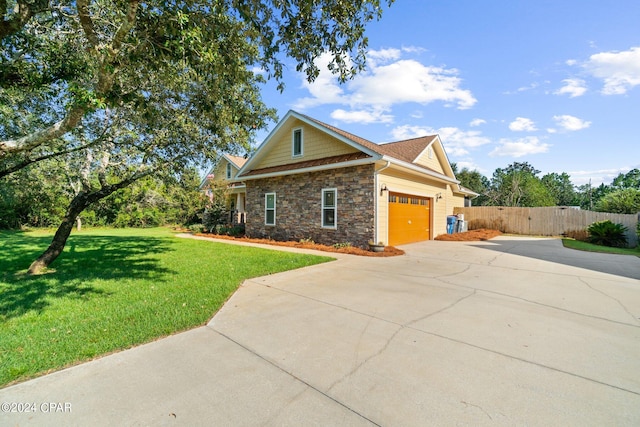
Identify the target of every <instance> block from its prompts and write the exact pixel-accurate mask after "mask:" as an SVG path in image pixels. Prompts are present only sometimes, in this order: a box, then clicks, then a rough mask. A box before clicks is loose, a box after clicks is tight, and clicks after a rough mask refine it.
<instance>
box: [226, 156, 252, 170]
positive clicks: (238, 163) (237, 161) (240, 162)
mask: <svg viewBox="0 0 640 427" xmlns="http://www.w3.org/2000/svg"><path fill="white" fill-rule="evenodd" d="M222 157H224V158H225V159H227V161H228V162H229V163H232V164H233V165H234V166H235V167H236V169H240V168H242V166H244V164H245V163H247V160H249V159H248V158H245V157H240V156H232V155H231V154H223V155H222Z"/></svg>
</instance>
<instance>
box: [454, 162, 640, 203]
mask: <svg viewBox="0 0 640 427" xmlns="http://www.w3.org/2000/svg"><path fill="white" fill-rule="evenodd" d="M452 166H453V167H454V172H455V175H456V177H457V178H458V179H459V180H460V182H461V184H462V185H463V186H465V187H466V188H469V189H470V190H473V191H475V192H476V193H478V194H480V196H479V197H477V198H476V199H474V200H473V204H474V205H475V206H520V207H539V206H580V208H582V209H586V210H592V211H598V212H612V213H627V214H634V213H637V212H640V170H639V169H632V170H631V171H629V172H627V173H626V174H622V173H621V174H619V175H618V176H617V177H616V178H615V179H614V180H613V181H612V182H611V184H609V185H605V184H600V185H599V186H597V187H593V186H591V184H584V185H580V186H575V185H573V183H572V182H571V177H570V176H569V174H567V173H566V172H562V173H555V172H554V173H548V174H546V175H542V176H540V174H541V172H540V171H539V170H537V169H535V168H534V167H533V166H532V165H530V164H529V163H527V162H523V163H519V162H515V163H512V164H510V165H509V166H507V167H506V168H504V169H503V168H498V169H496V170H495V172H493V176H492V177H491V179H489V178H487V177H486V176H484V175H482V174H481V173H480V172H478V171H477V170H469V169H467V168H463V169H461V170H458V168H457V166H456V165H455V163H454V164H453V165H452Z"/></svg>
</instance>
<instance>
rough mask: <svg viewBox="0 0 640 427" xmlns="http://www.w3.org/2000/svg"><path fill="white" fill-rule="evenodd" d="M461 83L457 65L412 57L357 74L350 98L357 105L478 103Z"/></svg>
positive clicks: (463, 107)
mask: <svg viewBox="0 0 640 427" xmlns="http://www.w3.org/2000/svg"><path fill="white" fill-rule="evenodd" d="M460 83H461V80H460V78H459V77H458V71H457V70H455V69H445V68H441V67H431V66H425V65H423V64H421V63H419V62H418V61H415V60H412V59H403V60H399V61H396V62H394V63H392V64H389V65H384V66H380V67H376V68H374V69H372V71H371V73H370V74H367V75H362V76H361V77H360V78H357V77H356V78H355V79H354V80H353V82H352V83H351V84H349V90H350V91H352V94H351V99H350V101H351V103H352V104H356V105H367V104H369V105H380V106H391V105H394V104H403V103H407V102H416V103H419V104H429V103H431V102H434V101H444V102H446V103H452V104H457V105H458V108H459V109H467V108H470V107H472V106H473V105H474V104H475V103H476V99H475V98H474V97H473V95H471V92H469V91H468V90H464V89H461V88H460V87H459V86H460Z"/></svg>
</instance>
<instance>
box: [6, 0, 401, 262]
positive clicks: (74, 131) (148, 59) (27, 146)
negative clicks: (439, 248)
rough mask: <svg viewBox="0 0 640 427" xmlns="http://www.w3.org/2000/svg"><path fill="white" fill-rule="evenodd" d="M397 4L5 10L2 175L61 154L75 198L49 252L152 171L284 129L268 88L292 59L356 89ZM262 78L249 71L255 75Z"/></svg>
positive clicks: (247, 0) (221, 0) (251, 2)
mask: <svg viewBox="0 0 640 427" xmlns="http://www.w3.org/2000/svg"><path fill="white" fill-rule="evenodd" d="M392 2H393V0H386V2H385V1H381V0H352V1H348V2H347V1H341V0H182V1H141V0H95V1H92V0H76V1H75V2H64V1H61V0H51V1H49V2H48V3H47V2H45V1H42V0H36V1H34V0H17V1H15V0H0V19H1V21H0V37H1V38H0V48H1V50H0V177H1V176H2V175H7V174H10V173H12V172H14V171H16V170H20V169H22V168H25V167H28V166H29V165H30V164H32V163H34V162H38V161H45V160H48V159H51V158H52V157H59V156H65V158H68V159H69V160H68V161H69V162H70V163H76V164H77V165H78V167H77V180H78V182H79V183H80V185H79V186H78V191H77V193H76V195H75V197H74V198H73V200H72V201H71V203H70V205H69V208H68V211H67V215H66V216H65V219H64V220H63V222H62V224H61V226H60V228H59V230H58V232H57V233H56V235H55V237H54V240H53V242H52V244H51V246H50V247H49V249H47V251H46V252H45V253H44V254H43V255H42V256H41V257H40V259H39V260H38V261H36V262H35V263H34V264H33V265H32V267H31V269H30V271H31V272H33V273H35V272H37V271H39V270H41V269H42V268H44V267H46V266H47V265H49V264H50V263H51V262H52V261H53V260H55V258H56V257H57V256H58V255H59V253H60V252H61V251H62V249H63V248H64V244H65V242H66V238H67V237H68V235H69V233H70V231H71V226H72V224H73V222H74V220H75V217H76V216H77V215H78V213H79V212H81V211H82V210H83V209H84V208H85V207H86V206H88V205H90V204H91V203H94V202H95V201H97V200H99V199H100V198H103V197H106V196H107V195H109V194H111V193H112V192H114V191H117V190H118V189H119V188H122V187H124V186H126V185H128V184H129V183H131V182H133V181H135V180H136V179H139V178H141V177H143V176H146V175H148V174H151V173H158V172H160V171H162V172H165V173H167V172H170V171H171V170H173V169H179V168H180V167H181V166H183V165H186V164H193V163H194V162H200V161H204V160H205V159H207V158H213V157H215V156H216V155H217V154H218V153H219V152H221V151H230V152H242V151H244V150H246V149H248V144H249V141H250V140H251V138H252V137H253V135H254V134H255V132H256V131H257V130H258V129H261V128H264V127H266V125H267V123H268V122H269V121H270V120H273V119H274V118H275V113H274V111H273V110H271V109H269V108H268V107H267V106H265V105H264V103H263V102H262V100H261V97H260V84H261V83H262V82H263V81H264V78H263V77H262V76H263V75H264V76H266V77H267V78H274V79H276V80H277V81H278V83H279V86H280V87H281V89H282V87H283V86H282V76H283V69H284V67H285V64H286V63H288V61H291V62H292V63H293V64H294V66H295V68H296V70H297V71H299V72H303V73H305V75H306V77H307V79H308V80H309V81H313V80H314V79H315V77H316V76H317V75H318V72H319V70H318V68H317V66H316V64H315V60H316V59H317V58H318V57H319V56H320V55H321V54H323V53H325V52H328V53H330V54H331V57H332V61H331V63H330V66H329V67H330V69H331V70H332V71H333V72H335V73H337V74H338V75H339V76H340V78H341V79H342V80H347V79H349V78H350V77H351V76H353V75H354V74H355V73H357V72H358V71H360V70H362V69H363V68H364V66H365V56H366V50H367V38H366V37H365V33H364V30H365V26H366V24H367V23H369V22H370V21H372V20H374V19H378V18H380V16H381V13H382V10H383V4H381V3H387V4H391V3H392ZM256 68H257V69H259V70H261V71H260V72H258V73H256V72H254V69H256Z"/></svg>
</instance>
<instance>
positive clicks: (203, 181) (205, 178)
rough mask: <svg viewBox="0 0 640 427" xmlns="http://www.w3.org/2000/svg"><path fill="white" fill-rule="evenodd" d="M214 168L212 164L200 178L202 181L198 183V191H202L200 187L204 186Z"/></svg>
mask: <svg viewBox="0 0 640 427" xmlns="http://www.w3.org/2000/svg"><path fill="white" fill-rule="evenodd" d="M215 168H216V165H215V164H214V165H213V166H211V167H210V168H209V170H208V171H207V173H205V174H204V178H202V180H201V181H200V185H198V190H202V186H203V185H204V183H205V182H207V177H208V176H209V175H211V174H212V173H213V170H214V169H215Z"/></svg>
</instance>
